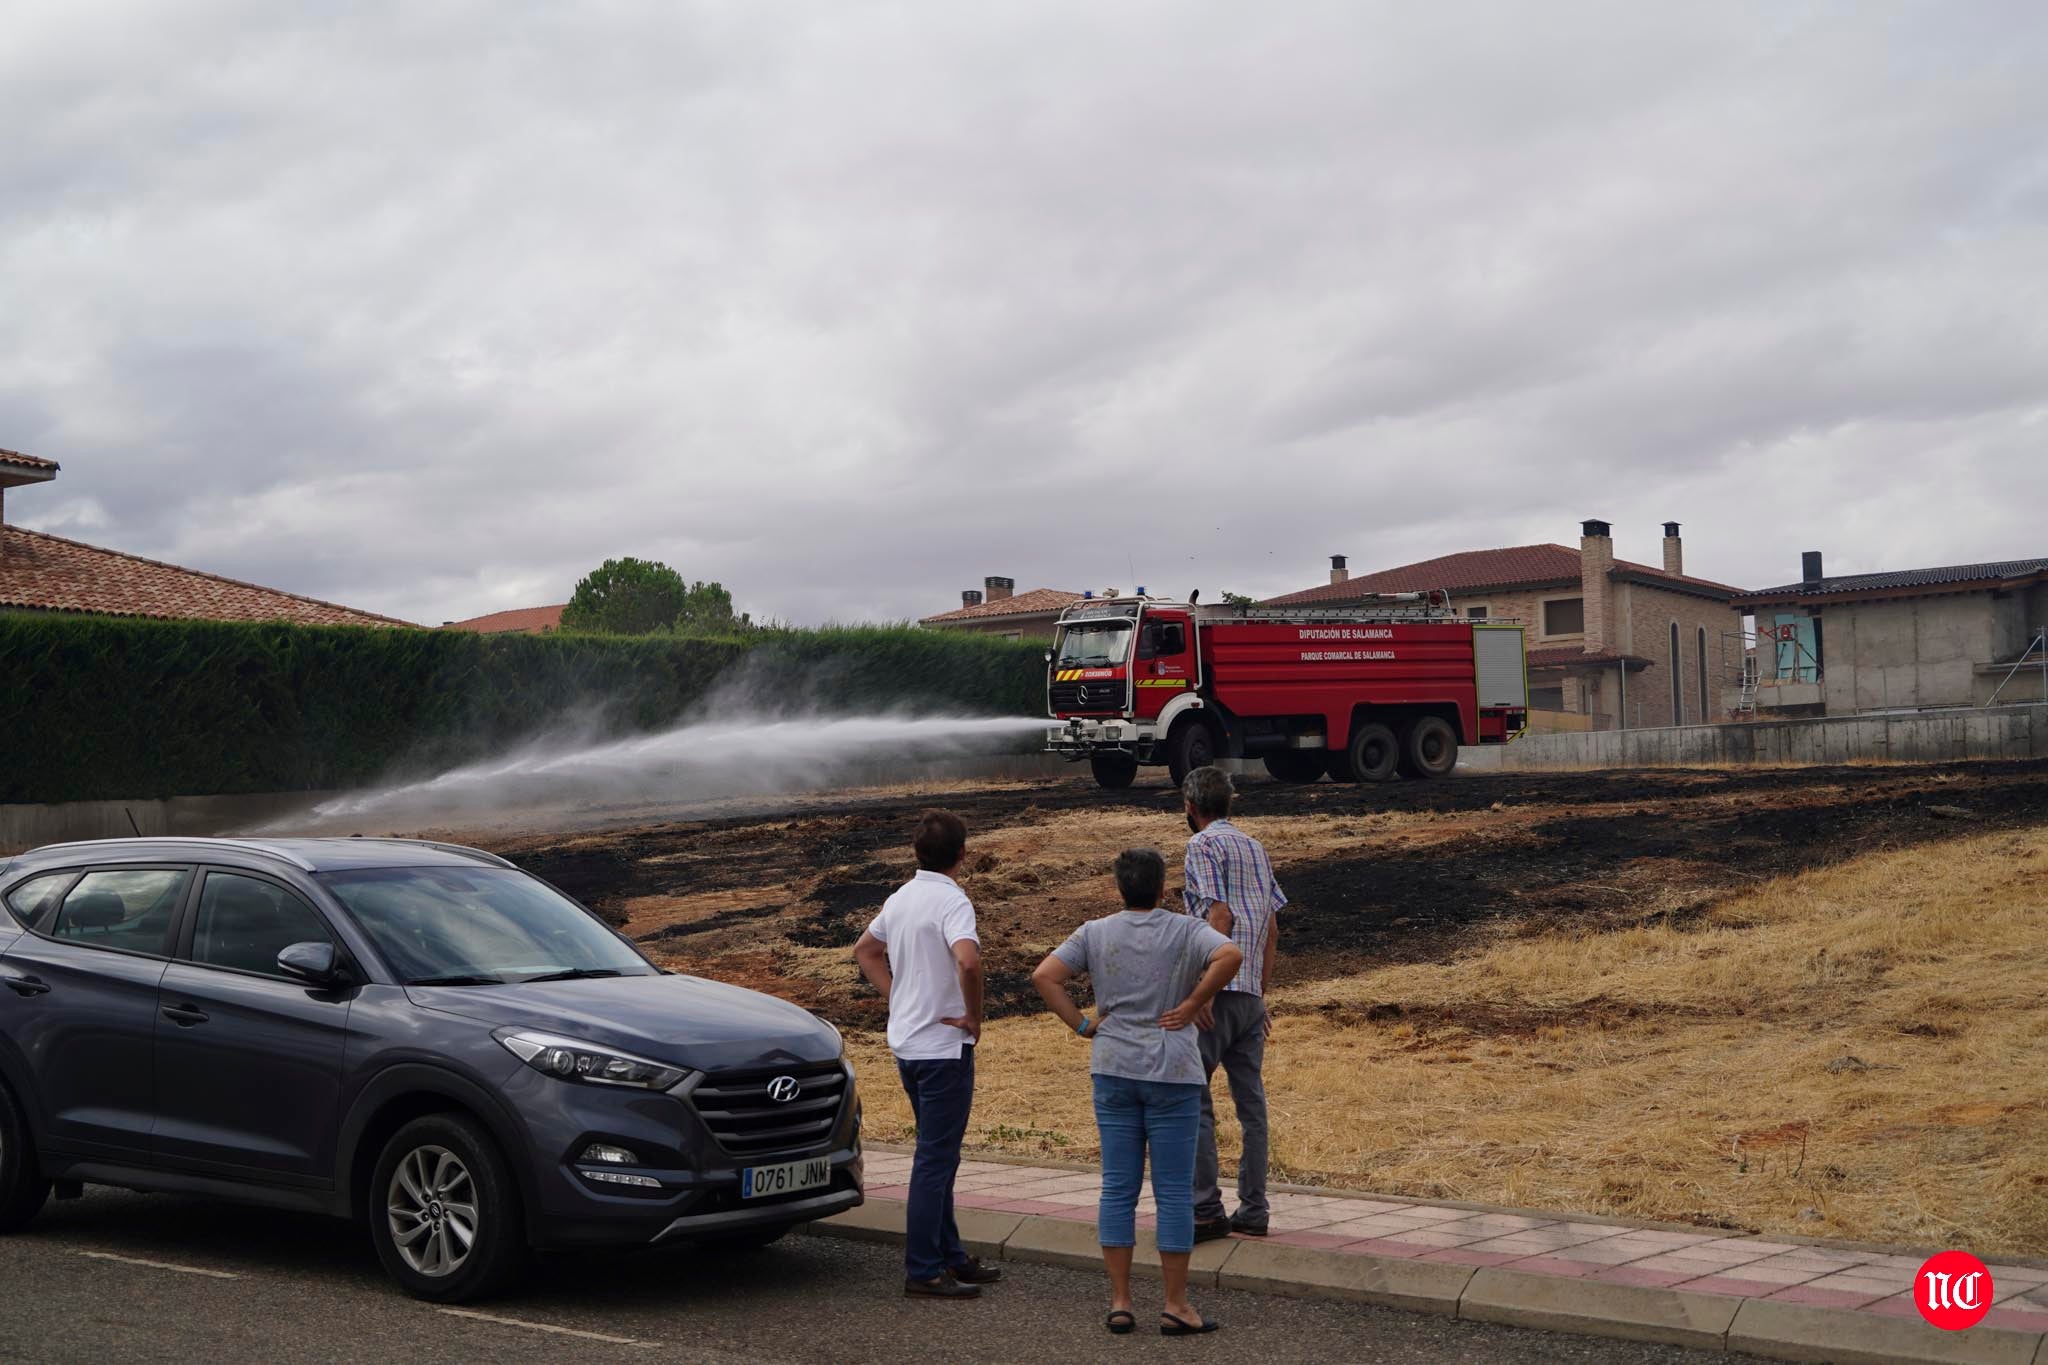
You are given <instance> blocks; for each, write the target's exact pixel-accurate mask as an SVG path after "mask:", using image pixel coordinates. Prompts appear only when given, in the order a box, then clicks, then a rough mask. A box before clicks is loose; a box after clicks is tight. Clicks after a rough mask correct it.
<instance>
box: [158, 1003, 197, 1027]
mask: <svg viewBox="0 0 2048 1365" xmlns="http://www.w3.org/2000/svg"><path fill="white" fill-rule="evenodd" d="M164 1018H166V1019H168V1020H170V1021H171V1022H172V1023H174V1024H176V1025H178V1026H179V1027H181V1028H191V1027H192V1026H193V1025H194V1024H203V1023H205V1022H206V1011H205V1010H202V1009H200V1008H199V1007H198V1006H197V1005H165V1006H164Z"/></svg>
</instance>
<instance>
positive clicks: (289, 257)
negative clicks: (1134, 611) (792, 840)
mask: <svg viewBox="0 0 2048 1365" xmlns="http://www.w3.org/2000/svg"><path fill="white" fill-rule="evenodd" d="M2044 58H2048V19H2044V17H2043V16H2042V14H2041V12H2040V11H2039V9H2038V7H2035V6H2031V5H2027V4H2024V3H2010V4H1992V5H1987V6H1981V7H1976V8H1972V9H1968V10H1959V9H1956V8H1955V7H1932V6H1918V5H1904V4H1901V5H1857V6H1830V5H1815V6H1804V7H1797V8H1793V7H1786V6H1780V5H1769V4H1761V3H1759V4H1753V5H1726V6H1713V7H1695V8H1691V9H1675V8H1671V7H1651V6H1640V5H1631V4H1623V3H1566V4H1558V5H1549V6H1542V7H1529V6H1518V5H1509V4H1484V5H1482V4H1449V5H1440V6H1430V7H1426V8H1425V7H1420V6H1413V5H1403V4H1394V3H1383V4H1358V3H1328V4H1323V3H1306V2H1303V3H1295V4H1289V5H1283V6H1277V7H1264V8H1259V9H1253V8H1247V7H1244V6H1234V5H1227V4H1222V3H1197V4H1174V5H1167V4H1164V3H1157V2H1156V0H1155V2H1149V3H1134V4H1129V5H1118V6H1109V7H1104V6H1086V5H1079V4H1067V3H1050V4H1048V3H1033V4H1023V3H988V4H979V5H974V6H945V7H935V6H911V5H902V4H889V3H873V4H866V3H861V4H844V3H831V4H826V3H817V4H793V5H783V6H773V7H769V6H755V5H743V4H734V3H697V4H669V3H663V4H655V3H651V2H650V3H625V2H623V0H621V2H619V3H589V4H581V5H568V4H552V3H550V4H540V3H506V2H505V0H492V2H491V3H484V2H483V0H455V2H453V3H446V4H436V5H433V6H421V5H410V4H398V3H387V4H374V3H363V4H349V5H340V4H335V5H327V6H291V7H278V6H272V5H263V4H258V3H253V0H209V2H208V3H203V4H194V5H184V6H179V7H176V8H175V9H173V8H168V7H162V6H151V5H144V4H140V3H132V4H129V3H113V2H112V0H100V3H72V4H66V5H62V6H59V5H56V4H54V3H50V4H36V5H31V6H29V7H27V9H26V12H25V13H23V14H21V15H19V16H17V17H13V18H11V19H10V42H9V44H8V45H7V46H6V47H5V48H4V49H0V118H5V120H6V124H7V126H8V127H9V128H10V136H9V137H8V138H7V139H5V140H0V180H4V182H5V183H6V184H8V185H9V187H10V189H9V194H8V195H7V196H6V197H5V199H4V200H0V293H4V295H5V297H6V300H7V304H6V306H5V307H4V308H0V445H4V446H8V447H12V448H17V449H24V450H29V451H31V452H34V453H37V454H42V455H45V456H48V457H51V458H56V459H59V460H61V461H62V462H63V463H64V466H65V468H64V472H63V474H62V476H61V478H60V481H59V482H58V483H57V484H56V485H54V486H52V487H50V488H47V489H32V490H26V491H24V492H22V493H20V494H18V495H17V497H16V498H15V499H13V500H11V502H10V512H11V513H12V514H13V515H15V516H17V517H19V518H21V519H23V520H30V519H33V518H35V517H37V516H41V517H42V518H43V520H44V522H45V523H46V524H51V525H55V524H57V522H58V521H59V520H60V519H67V518H68V519H69V520H65V521H64V524H66V525H69V526H72V527H74V528H85V527H88V526H89V527H90V536H89V538H91V539H94V540H96V541H97V542H99V543H103V544H109V545H113V546H116V547H118V548H122V549H128V550H132V551H135V552H137V553H142V554H148V555H152V556H158V557H165V558H170V559H173V560H175V561H177V562H180V563H186V564H191V565H193V566H195V567H201V568H206V569H210V570H213V571H216V572H222V573H228V574H233V575H236V576H240V577H247V578H252V579H255V580H257V581H260V582H264V583H269V584H274V585H276V586H279V587H284V588H289V589H291V590H294V591H298V592H305V593H310V594H313V595H316V596H322V597H328V598H332V599H335V600H339V601H344V602H347V603H350V604H351V605H356V606H361V607H365V608H369V609H372V610H378V611H385V612H390V613H392V614H396V615H400V616H406V617H409V618H411V619H416V620H423V621H439V620H443V619H451V618H458V617H463V616H468V615H473V614H477V613H480V612H484V611H488V610H494V609H498V608H503V607H510V606H520V605H530V604H534V603H539V602H547V601H560V600H562V599H563V598H565V597H566V595H567V593H568V590H569V588H570V586H571V585H572V584H573V583H574V581H575V579H576V578H577V577H578V576H579V575H580V574H581V573H583V572H585V571H587V570H588V569H589V568H591V567H593V566H594V565H595V564H596V563H597V562H598V561H600V560H602V559H604V558H606V557H609V556H613V555H618V554H637V555H643V556H650V557H655V558H661V559H666V560H668V561H670V562H672V563H674V564H675V565H676V566H677V567H678V568H679V569H681V570H682V571H683V572H684V573H686V574H688V575H690V576H691V577H711V578H718V579H721V580H723V581H724V582H725V583H727V584H728V585H729V586H731V587H732V588H733V590H734V591H735V594H736V596H737V598H738V600H739V603H740V605H741V606H742V607H744V608H746V609H749V610H752V611H753V612H755V613H756V614H757V615H764V616H777V617H781V618H784V619H791V620H797V621H818V620H825V619H851V618H865V617H873V618H900V617H908V616H916V615H922V614H925V613H927V612H931V611H936V610H942V609H944V608H945V607H947V606H949V605H951V604H953V603H954V602H957V600H958V598H957V592H958V590H959V589H960V588H961V587H965V586H971V585H973V584H976V583H978V582H979V580H980V578H981V576H983V575H984V574H1006V575H1009V576H1012V577H1015V578H1016V579H1018V581H1019V586H1020V587H1030V586H1037V585H1039V584H1050V585H1058V586H1074V587H1080V586H1091V585H1092V586H1101V585H1104V584H1107V583H1122V582H1124V581H1126V580H1127V579H1129V578H1130V577H1131V574H1132V572H1133V571H1134V570H1135V572H1136V573H1137V575H1138V577H1139V578H1141V579H1143V580H1145V581H1146V582H1147V583H1148V585H1149V586H1154V587H1161V588H1166V589H1170V590H1174V591H1184V590H1186V589H1187V588H1189V587H1194V586H1201V587H1203V588H1204V589H1206V590H1208V591H1209V592H1210V593H1211V594H1213V593H1214V592H1216V591H1218V590H1221V589H1226V588H1227V589H1231V590H1235V591H1244V592H1257V593H1264V592H1278V591H1283V590H1286V589H1290V588H1295V587H1300V586H1305V585H1306V584H1309V583H1313V582H1315V581H1317V580H1318V579H1319V578H1320V577H1321V576H1322V568H1321V565H1322V556H1323V555H1324V554H1326V553H1332V552H1343V553H1347V554H1349V555H1350V556H1351V562H1352V564H1353V565H1354V566H1355V567H1357V568H1358V569H1360V570H1369V569H1371V568H1373V567H1377V566H1382V565H1388V564H1394V563H1399V562H1403V561H1405V560H1408V559H1413V558H1420V557H1424V556H1427V555H1435V554H1441V553H1446V552H1449V551H1452V550H1456V549H1464V548H1473V547H1478V546H1485V545H1496V544H1511V543H1521V542H1526V541H1531V540H1566V541H1569V540H1570V538H1571V537H1572V536H1573V535H1574V534H1575V530H1576V523H1577V521H1578V520H1579V519H1580V518H1582V517H1586V516H1604V517H1606V518H1608V519H1609V520H1612V521H1614V522H1615V523H1616V526H1617V533H1618V536H1619V546H1618V548H1619V550H1620V552H1621V553H1623V554H1624V555H1628V556H1632V557H1635V558H1638V559H1650V560H1652V561H1654V559H1655V555H1656V547H1655V546H1654V545H1653V544H1651V541H1652V540H1653V539H1654V538H1655V536H1656V535H1657V528H1656V523H1657V522H1660V521H1662V520H1665V519H1667V518H1675V519H1678V520H1680V521H1682V522H1684V523H1685V524H1686V534H1687V539H1688V547H1687V562H1688V566H1689V567H1690V568H1692V569H1693V570H1694V571H1695V572H1698V573H1703V574H1708V575H1711V576H1714V577H1717V578H1722V579H1725V580H1728V581H1731V582H1736V583H1740V584H1744V585H1749V586H1756V585H1761V584H1764V583H1768V582H1775V581H1782V580H1784V579H1786V578H1789V577H1791V576H1793V570H1794V569H1795V567H1796V563H1797V554H1798V552H1799V551H1800V550H1802V549H1806V548H1816V547H1818V548H1823V549H1825V550H1826V551H1827V552H1828V556H1829V564H1830V566H1831V567H1832V568H1835V569H1837V570H1838V571H1843V572H1849V571H1855V570H1858V569H1871V568H1877V567H1882V566H1886V565H1891V566H1898V565H1900V564H1903V563H1908V562H1910V563H1933V562H1965V561H1970V560H1976V559H1985V558H1996V557H2002V556H2010V555H2022V554H2040V553H2044V552H2048V531H2044V530H2042V529H2041V528H2040V527H2039V525H2038V524H2037V520H2038V519H2037V518H2034V517H2033V516H2031V515H2030V512H2029V509H2030V508H2033V507H2038V506H2040V505H2042V502H2043V499H2044V496H2048V459H2043V457H2042V441H2043V435H2044V431H2048V420H2044V415H2048V308H2044V306H2043V304H2044V297H2043V294H2044V286H2043V284H2042V283H2041V281H2043V280H2044V279H2048V233H2044V231H2043V228H2044V226H2048V224H2044V219H2048V152H2044V144H2043V142H2042V140H2041V139H2040V137H2039V129H2040V128H2042V127H2044V126H2048V84H2044V83H2043V82H2041V81H2040V80H2039V79H2038V72H2039V71H2040V69H2041V68H2042V65H2043V60H2044ZM67 499H68V500H69V501H62V500H67ZM42 503H47V504H48V506H47V507H44V506H42V505H41V504H42ZM60 506H61V507H65V508H71V507H78V508H86V507H89V508H92V509H96V515H97V516H98V517H99V518H100V521H99V522H98V523H97V524H95V523H91V522H87V521H83V520H78V519H77V517H78V516H79V514H78V513H77V512H75V511H60V510H58V509H59V508H60Z"/></svg>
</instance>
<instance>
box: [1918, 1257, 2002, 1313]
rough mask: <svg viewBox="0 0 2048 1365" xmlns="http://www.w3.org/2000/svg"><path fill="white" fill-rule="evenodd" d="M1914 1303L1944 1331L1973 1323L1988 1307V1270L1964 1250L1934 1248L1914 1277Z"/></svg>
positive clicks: (1989, 1289)
mask: <svg viewBox="0 0 2048 1365" xmlns="http://www.w3.org/2000/svg"><path fill="white" fill-rule="evenodd" d="M1913 1303H1914V1305H1915V1306H1916V1307H1917V1308H1919V1310H1920V1316H1921V1317H1923V1318H1926V1319H1927V1320H1928V1321H1929V1322H1931V1323H1933V1324H1934V1325H1935V1326H1936V1327H1939V1328H1941V1329H1942V1330H1943V1331H1948V1332H1960V1331H1962V1330H1963V1329H1964V1328H1966V1327H1975V1326H1976V1325H1977V1324H1978V1323H1980V1322H1982V1321H1983V1320H1984V1315H1985V1314H1986V1313H1988V1312H1990V1311H1991V1272H1990V1271H1989V1270H1988V1269H1986V1268H1985V1265H1984V1263H1983V1262H1982V1261H1980V1260H1978V1259H1977V1258H1976V1257H1975V1256H1972V1255H1971V1254H1970V1253H1969V1252H1967V1251H1943V1252H1937V1253H1936V1254H1935V1255H1932V1256H1929V1257H1928V1258H1927V1263H1926V1264H1925V1265H1923V1266H1921V1267H1920V1272H1919V1274H1917V1275H1915V1276H1914V1277H1913Z"/></svg>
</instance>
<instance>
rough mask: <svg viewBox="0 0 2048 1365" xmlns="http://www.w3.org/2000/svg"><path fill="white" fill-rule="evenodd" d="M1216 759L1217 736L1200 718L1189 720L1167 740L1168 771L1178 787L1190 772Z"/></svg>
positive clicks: (1204, 766)
mask: <svg viewBox="0 0 2048 1365" xmlns="http://www.w3.org/2000/svg"><path fill="white" fill-rule="evenodd" d="M1215 761H1216V737H1215V736H1214V735H1212V734H1210V733H1209V727H1208V726H1206V725H1204V724H1202V722H1200V721H1198V720H1191V721H1188V722H1187V723H1186V724H1184V725H1182V726H1181V727H1180V729H1178V730H1175V731H1174V732H1173V737H1172V738H1171V739H1169V740H1167V741H1166V771H1167V772H1168V773H1169V774H1171V775H1172V777H1173V785H1174V786H1176V787H1178V786H1179V785H1180V784H1181V783H1183V782H1185V781H1187V777H1188V774H1189V773H1191V772H1193V771H1194V770H1195V769H1197V768H1206V767H1208V766H1209V765H1210V764H1211V763H1214V762H1215Z"/></svg>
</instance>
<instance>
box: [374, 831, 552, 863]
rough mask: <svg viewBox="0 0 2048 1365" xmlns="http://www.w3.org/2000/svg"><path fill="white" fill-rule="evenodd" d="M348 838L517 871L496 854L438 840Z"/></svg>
mask: <svg viewBox="0 0 2048 1365" xmlns="http://www.w3.org/2000/svg"><path fill="white" fill-rule="evenodd" d="M348 837H349V839H350V840H351V842H354V843H359V844H417V845H420V846H421V847H424V848H437V849H439V850H441V852H443V853H453V854H455V855H457V856H458V857H463V858H469V859H472V860H474V861H476V862H479V863H489V864H491V865H492V866H493V867H509V868H511V869H512V870H514V871H515V872H516V871H518V869H519V865H518V864H517V863H514V862H511V861H508V860H507V859H504V858H500V857H499V856H498V855H497V854H495V853H491V852H489V851H487V850H485V849H481V848H471V847H470V846H469V845H468V844H450V843H445V842H443V841H442V840H439V839H404V838H400V837H399V836H397V835H370V836H368V837H365V836H363V835H360V834H352V835H349V836H348Z"/></svg>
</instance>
